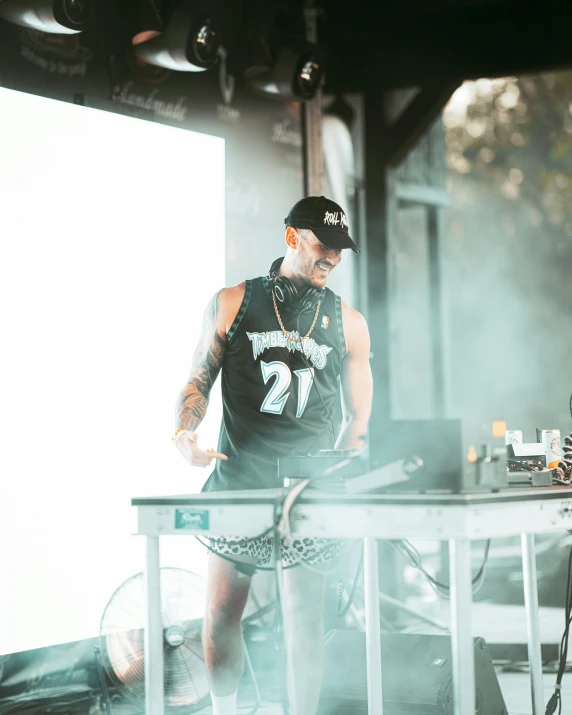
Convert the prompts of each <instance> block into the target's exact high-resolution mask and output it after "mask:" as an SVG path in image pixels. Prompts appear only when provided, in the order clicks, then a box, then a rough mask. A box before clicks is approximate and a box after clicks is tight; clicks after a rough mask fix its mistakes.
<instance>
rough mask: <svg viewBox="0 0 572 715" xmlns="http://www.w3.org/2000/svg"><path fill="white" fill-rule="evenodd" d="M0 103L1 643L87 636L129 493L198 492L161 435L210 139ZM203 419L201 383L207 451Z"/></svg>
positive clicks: (129, 550)
mask: <svg viewBox="0 0 572 715" xmlns="http://www.w3.org/2000/svg"><path fill="white" fill-rule="evenodd" d="M0 117H1V123H0V206H1V210H0V221H1V224H0V225H1V234H2V241H1V246H2V248H1V253H0V298H1V302H2V310H1V318H0V320H1V322H0V329H1V334H2V345H3V347H2V350H1V356H2V358H1V369H0V400H1V401H0V404H1V407H0V426H1V447H0V538H1V547H0V574H1V585H0V654H2V653H13V652H17V651H20V650H27V649H30V648H36V647H41V646H46V645H54V644H57V643H64V642H69V641H73V640H79V639H82V638H86V637H93V636H95V635H97V633H98V627H99V621H100V618H101V615H102V613H103V609H104V608H105V605H106V603H107V601H108V599H109V598H110V596H111V595H112V593H113V592H114V590H115V589H116V588H117V587H118V586H119V585H120V584H121V583H122V582H123V581H124V580H125V579H127V578H128V577H130V576H131V575H133V574H135V573H137V572H138V571H141V570H142V566H143V546H144V545H143V540H142V538H138V537H135V536H132V535H131V534H132V533H133V531H134V518H133V517H134V510H133V509H132V508H131V506H130V500H131V498H132V497H133V496H142V495H149V494H168V493H170V494H176V493H185V492H195V491H199V490H200V487H201V486H202V483H203V482H204V480H205V478H206V476H207V475H206V474H205V472H204V471H203V470H199V469H192V468H191V467H189V466H188V465H187V464H186V463H185V462H184V461H183V459H182V457H181V456H180V455H179V454H178V452H177V451H176V450H175V448H174V447H173V445H172V443H171V440H170V438H171V434H172V432H173V429H174V405H175V399H176V396H177V393H178V392H179V390H180V389H181V388H182V387H183V385H184V383H185V381H186V378H187V376H188V373H189V368H190V365H191V357H192V352H193V348H194V345H195V343H196V341H197V339H198V336H199V331H200V324H201V318H202V311H203V309H204V307H205V305H206V303H207V302H208V299H209V297H210V296H211V295H212V293H213V292H214V291H215V290H217V289H218V288H219V287H221V286H222V285H223V281H224V263H225V255H224V142H223V140H221V139H217V138H213V137H206V136H203V135H199V134H196V133H193V132H189V131H185V130H182V129H176V128H172V127H167V126H161V125H158V124H153V123H151V122H145V121H142V120H137V119H132V118H129V117H123V116H120V115H115V114H111V113H106V112H101V111H97V110H93V109H87V108H85V107H79V106H74V105H71V104H66V103H63V102H57V101H54V100H49V99H45V98H41V97H36V96H32V95H27V94H23V93H19V92H14V91H9V90H5V89H0ZM219 420H220V396H219V394H218V391H216V394H215V397H214V400H213V402H212V403H211V408H210V413H209V418H208V419H207V422H206V423H205V425H204V427H203V429H201V434H202V435H204V443H205V446H207V447H208V446H215V445H216V438H217V434H218V423H219ZM162 556H163V564H164V565H177V566H181V567H184V568H188V569H190V570H193V571H195V572H197V573H200V574H203V573H204V566H205V555H204V551H203V547H201V546H200V545H198V544H197V543H196V542H195V541H194V540H193V539H189V538H180V539H177V538H176V537H171V539H170V540H168V541H167V543H166V544H165V547H164V549H163V554H162Z"/></svg>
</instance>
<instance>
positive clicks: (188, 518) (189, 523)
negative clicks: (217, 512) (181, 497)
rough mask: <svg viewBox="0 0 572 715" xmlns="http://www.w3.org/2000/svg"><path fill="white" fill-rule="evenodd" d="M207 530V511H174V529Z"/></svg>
mask: <svg viewBox="0 0 572 715" xmlns="http://www.w3.org/2000/svg"><path fill="white" fill-rule="evenodd" d="M208 528H209V510H208V509H175V529H200V530H201V531H206V530H207V529H208Z"/></svg>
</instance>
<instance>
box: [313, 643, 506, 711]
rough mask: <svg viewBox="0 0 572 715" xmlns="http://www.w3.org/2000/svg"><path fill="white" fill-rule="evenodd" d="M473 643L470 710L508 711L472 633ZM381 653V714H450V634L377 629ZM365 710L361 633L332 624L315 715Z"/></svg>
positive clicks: (487, 655) (487, 656)
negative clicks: (473, 692) (473, 696)
mask: <svg viewBox="0 0 572 715" xmlns="http://www.w3.org/2000/svg"><path fill="white" fill-rule="evenodd" d="M473 647H474V655H475V681H476V696H477V697H476V704H475V715H508V712H507V709H506V705H505V702H504V698H503V696H502V692H501V689H500V687H499V684H498V680H497V676H496V673H495V670H494V668H493V663H492V659H491V655H490V653H489V649H488V646H487V644H486V643H485V641H484V640H483V639H482V638H475V639H474V642H473ZM381 658H382V667H381V670H382V678H381V680H382V691H383V715H408V714H411V715H413V713H415V715H453V712H454V703H453V673H452V662H451V638H450V637H449V636H441V635H427V634H411V633H382V634H381ZM366 714H367V675H366V657H365V633H362V632H360V631H343V630H332V631H330V632H329V633H328V634H327V635H326V651H325V663H324V680H323V684H322V694H321V697H320V704H319V707H318V715H366ZM370 715H377V713H371V714H370Z"/></svg>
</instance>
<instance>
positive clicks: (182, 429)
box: [171, 427, 189, 442]
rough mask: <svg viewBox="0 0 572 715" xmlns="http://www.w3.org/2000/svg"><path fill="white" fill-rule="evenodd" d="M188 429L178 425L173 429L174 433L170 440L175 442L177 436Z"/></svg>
mask: <svg viewBox="0 0 572 715" xmlns="http://www.w3.org/2000/svg"><path fill="white" fill-rule="evenodd" d="M188 431H189V430H188V429H186V428H185V427H179V429H178V430H176V431H175V434H174V435H173V436H172V437H171V440H172V441H173V442H176V441H177V440H178V439H179V437H180V436H181V435H182V434H183V432H188Z"/></svg>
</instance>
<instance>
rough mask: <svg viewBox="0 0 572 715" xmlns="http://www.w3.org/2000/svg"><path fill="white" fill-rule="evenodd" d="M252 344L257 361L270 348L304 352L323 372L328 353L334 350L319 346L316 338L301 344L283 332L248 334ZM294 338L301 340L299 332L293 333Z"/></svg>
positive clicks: (294, 331) (308, 339) (307, 339)
mask: <svg viewBox="0 0 572 715" xmlns="http://www.w3.org/2000/svg"><path fill="white" fill-rule="evenodd" d="M246 334H247V336H248V339H249V340H250V342H251V343H252V354H253V356H254V359H255V360H257V359H258V357H259V356H260V355H262V353H263V352H264V351H265V350H268V349H270V348H288V350H289V351H290V352H293V351H294V350H300V351H302V350H303V351H304V355H305V356H306V357H307V359H308V360H311V361H312V363H313V365H314V367H315V368H317V369H318V370H323V369H324V368H325V367H326V365H327V364H328V353H329V352H330V351H331V350H333V348H330V347H328V346H327V345H318V343H317V342H316V341H315V340H314V338H306V339H305V340H303V341H302V342H301V343H297V342H295V340H291V339H290V338H287V337H286V336H285V335H284V333H283V332H282V331H281V330H271V331H268V332H266V333H246ZM291 336H292V338H295V339H296V340H299V339H300V335H299V333H298V331H297V330H293V331H292V332H291Z"/></svg>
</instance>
